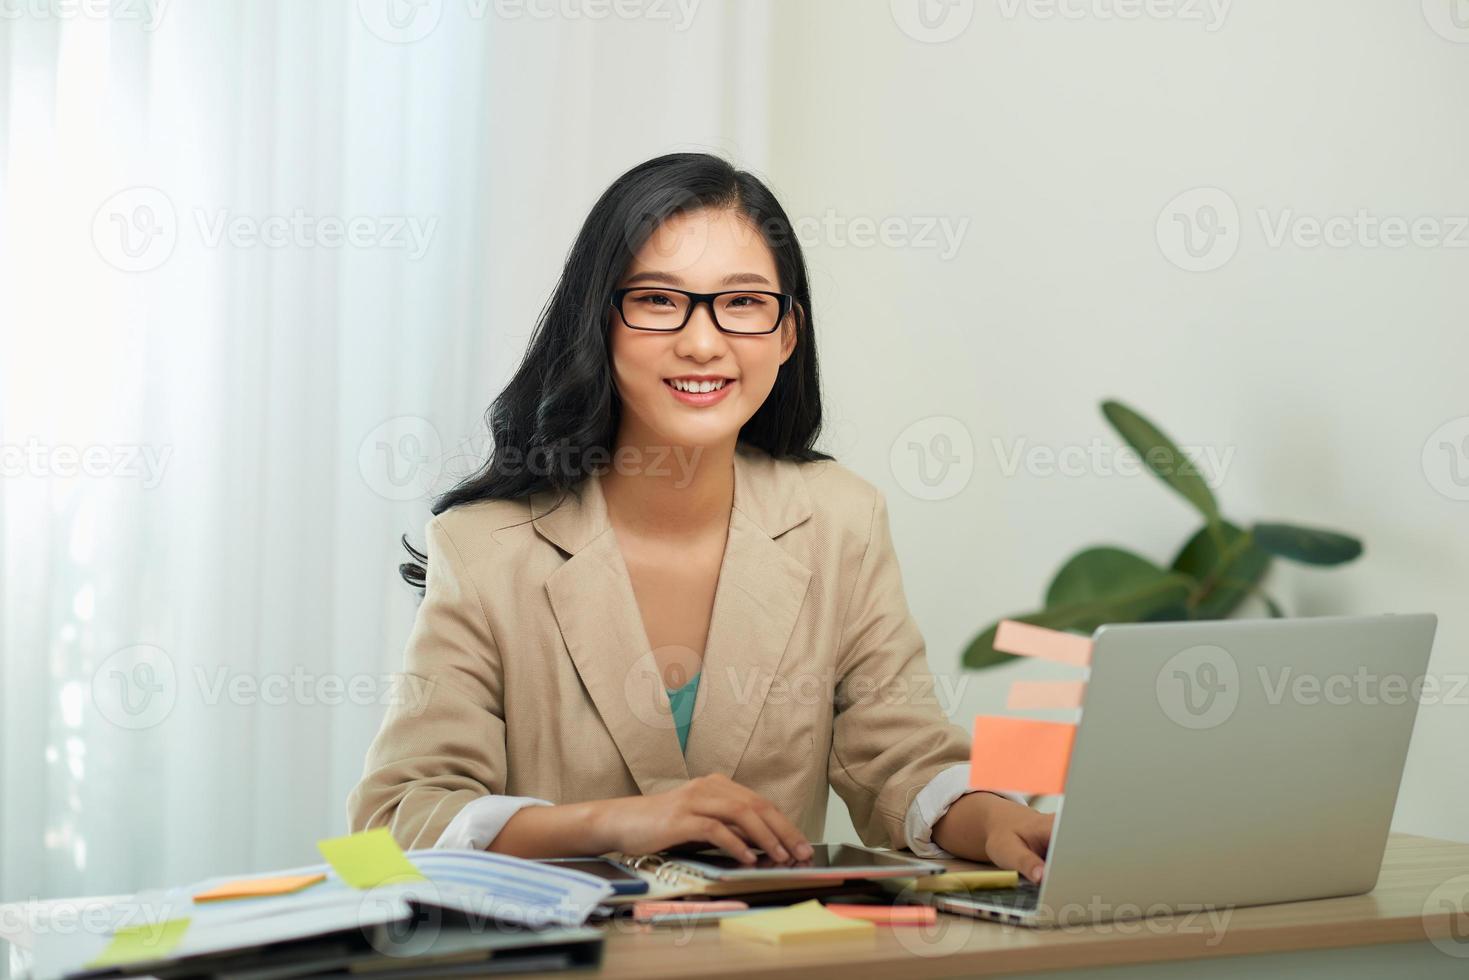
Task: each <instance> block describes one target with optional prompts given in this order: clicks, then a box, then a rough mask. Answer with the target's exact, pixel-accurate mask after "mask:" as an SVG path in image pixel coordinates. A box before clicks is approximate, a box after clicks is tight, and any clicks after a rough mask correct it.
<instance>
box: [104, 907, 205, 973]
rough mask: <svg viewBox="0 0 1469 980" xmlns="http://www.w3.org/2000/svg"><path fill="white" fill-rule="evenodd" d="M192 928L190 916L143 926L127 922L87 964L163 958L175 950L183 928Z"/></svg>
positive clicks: (114, 963) (123, 962)
mask: <svg viewBox="0 0 1469 980" xmlns="http://www.w3.org/2000/svg"><path fill="white" fill-rule="evenodd" d="M188 928H189V920H188V919H169V920H168V921H166V922H154V923H151V924H149V925H143V926H128V927H126V928H124V929H119V930H117V931H116V932H114V933H113V934H112V942H110V943H108V944H107V948H106V949H104V950H102V952H101V953H100V954H98V956H97V958H96V959H95V960H93V961H92V962H90V963H88V964H87V967H88V968H89V969H101V968H102V967H109V966H122V965H124V964H127V963H147V962H149V961H150V960H161V959H163V958H164V957H166V956H168V955H169V954H170V953H172V952H173V949H174V947H175V946H177V945H178V944H179V940H180V939H183V938H184V930H186V929H188Z"/></svg>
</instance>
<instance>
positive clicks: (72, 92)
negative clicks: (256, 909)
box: [0, 0, 768, 901]
mask: <svg viewBox="0 0 1469 980" xmlns="http://www.w3.org/2000/svg"><path fill="white" fill-rule="evenodd" d="M670 7H671V9H672V10H673V11H674V16H675V17H677V16H679V14H678V11H679V9H680V8H679V7H678V6H677V5H665V4H656V5H649V6H648V8H647V10H645V11H644V16H641V17H630V18H621V19H614V20H610V21H609V20H595V21H594V20H592V19H589V18H587V17H584V16H579V15H577V14H576V11H577V10H579V9H582V8H578V7H576V6H575V5H565V4H562V5H556V4H544V5H541V6H539V7H537V6H536V5H535V4H530V5H527V6H526V7H514V6H511V7H506V8H504V9H503V10H502V9H501V8H497V7H495V6H493V5H490V4H488V3H473V2H460V3H458V4H456V3H454V2H436V0H435V2H428V3H425V4H418V5H412V4H406V3H402V2H401V0H359V2H349V0H332V2H312V3H285V2H270V3H267V2H255V0H251V2H246V0H239V2H226V0H187V2H184V0H180V2H176V3H156V2H155V3H144V2H142V0H129V2H123V0H114V3H113V7H112V9H111V11H110V12H108V13H107V14H106V15H105V16H102V15H97V14H95V13H92V12H89V11H91V5H86V4H83V5H68V6H67V7H62V8H55V7H53V6H50V5H46V4H19V5H13V9H14V10H15V11H18V13H16V15H15V16H10V15H9V14H7V16H6V17H5V18H4V19H0V451H3V454H4V455H3V466H4V471H3V479H0V541H3V553H4V565H3V572H0V642H3V654H0V901H8V900H17V899H23V898H30V897H51V896H60V895H84V894H99V893H108V892H115V891H125V890H131V889H135V888H139V887H144V886H149V885H154V884H162V883H168V882H178V881H186V880H189V879H191V878H194V877H198V876H202V875H205V874H211V873H224V872H229V871H236V870H245V869H253V868H268V867H272V866H282V865H287V864H291V863H294V862H302V861H309V860H312V859H313V854H314V847H313V844H314V842H315V840H317V839H318V838H320V837H323V836H328V835H331V834H335V833H339V832H341V831H342V830H343V828H344V823H345V815H344V801H345V797H346V794H347V792H348V791H349V790H350V788H351V786H352V785H353V784H354V783H355V781H356V779H357V777H358V775H359V773H360V769H361V760H362V754H363V751H364V750H365V748H366V745H367V743H368V741H369V740H370V738H371V736H372V734H373V732H374V731H375V730H376V727H377V723H378V719H379V718H380V715H381V712H382V707H381V704H380V701H381V699H382V698H384V697H386V696H389V694H390V690H391V689H390V687H389V685H388V683H387V675H388V674H389V672H391V671H392V670H394V669H396V667H397V665H398V663H399V661H400V657H401V652H402V647H403V642H404V640H405V638H406V635H407V631H408V628H409V625H410V623H411V621H412V617H413V614H414V609H415V598H414V596H413V594H412V593H411V592H410V591H409V590H408V589H407V587H406V586H404V585H403V584H402V583H401V582H400V581H399V580H398V578H397V575H396V571H395V566H396V563H397V561H398V560H399V559H400V557H401V554H400V552H399V550H398V545H397V537H398V535H399V534H401V533H403V532H405V531H406V532H408V533H409V535H410V537H411V538H412V539H414V540H415V541H419V542H421V540H422V533H421V532H422V526H423V522H424V520H425V518H426V516H427V498H428V495H429V493H430V492H431V491H433V490H438V489H442V488H443V487H444V486H445V485H446V484H447V483H448V482H449V481H450V480H452V478H453V476H455V475H456V474H458V473H461V472H463V471H464V470H465V469H466V468H467V467H468V466H470V465H472V462H473V460H474V458H475V457H476V456H477V455H478V454H479V453H481V452H482V451H483V450H484V438H483V434H482V433H483V430H482V427H481V421H480V416H481V414H482V412H483V409H484V407H485V406H486V405H487V404H488V402H489V401H490V399H491V398H492V397H493V395H494V394H495V393H496V392H497V391H498V389H499V387H500V386H501V385H502V384H503V382H504V381H505V380H506V378H507V377H508V375H509V373H510V371H511V370H512V369H513V367H514V362H515V359H516V358H517V357H518V355H519V353H520V351H521V350H522V349H523V346H524V343H525V339H526V336H527V335H528V333H529V331H530V329H531V326H532V324H533V320H534V316H535V313H536V311H537V310H538V309H539V308H540V306H541V304H542V303H543V302H544V300H545V296H546V293H547V291H548V290H549V288H550V287H551V285H552V284H553V283H554V280H555V277H556V273H557V269H558V265H559V262H560V261H561V259H562V257H563V256H564V254H565V250H566V248H567V246H568V245H569V244H570V240H571V236H572V235H573V234H574V232H575V229H576V226H577V223H578V221H579V220H580V218H581V216H582V215H583V214H584V212H585V209H586V207H587V206H588V205H589V204H590V203H591V201H592V200H593V199H594V198H595V196H596V195H597V194H598V193H600V191H601V190H602V188H603V187H604V186H605V185H606V183H607V182H608V181H609V180H610V179H611V178H612V177H614V176H615V175H616V174H617V173H619V172H621V170H623V169H625V168H626V167H627V166H628V165H631V164H632V163H635V162H637V161H638V160H640V159H644V158H646V157H648V156H652V155H654V154H656V153H659V152H665V151H667V150H670V149H683V148H708V149H713V150H716V151H720V152H724V153H727V154H729V155H731V156H733V157H735V158H736V159H737V160H738V162H740V163H742V164H745V165H748V166H753V167H755V168H756V169H759V168H760V166H761V165H762V163H763V162H764V154H765V147H764V139H763V134H764V133H765V131H766V127H765V123H766V120H765V116H766V114H767V111H768V105H767V103H768V98H767V96H766V94H765V89H764V87H763V82H762V79H763V78H764V76H765V57H766V55H765V47H766V46H767V44H768V37H767V35H766V28H765V24H766V22H767V18H768V14H767V12H766V10H765V8H764V6H763V4H742V5H740V6H739V7H738V9H736V8H733V7H730V8H726V7H723V6H715V5H713V4H710V3H705V4H702V5H695V9H694V11H693V16H692V18H691V19H687V20H684V21H680V22H670V21H667V20H664V19H661V18H660V17H658V16H654V15H653V14H654V12H656V11H659V10H666V9H670ZM84 8H85V9H84ZM11 9H12V8H7V10H11ZM504 10H510V11H511V13H509V14H507V13H505V12H504ZM515 10H522V11H523V12H522V13H521V14H520V15H515V14H514V11H515ZM548 12H549V14H548ZM389 14H392V15H393V16H392V18H391V19H385V18H387V17H388V15H389ZM423 16H426V17H428V18H429V21H423V20H418V21H415V20H413V18H415V17H423Z"/></svg>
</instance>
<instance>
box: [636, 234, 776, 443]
mask: <svg viewBox="0 0 1469 980" xmlns="http://www.w3.org/2000/svg"><path fill="white" fill-rule="evenodd" d="M618 285H619V286H620V287H634V286H635V287H657V286H672V287H674V288H676V289H685V290H688V291H689V292H695V293H717V292H722V291H726V290H734V289H750V290H768V291H770V292H781V291H782V288H781V286H782V284H781V282H780V280H779V278H778V277H777V275H776V271H775V259H774V256H772V255H771V252H770V249H769V247H768V246H767V245H766V244H765V241H764V239H763V238H762V237H761V235H760V233H759V232H758V231H757V230H756V229H755V227H754V226H752V225H751V224H750V222H749V221H748V220H747V219H746V218H745V217H744V216H743V215H741V214H740V213H739V212H737V211H730V210H726V209H717V210H715V209H704V210H700V211H693V212H689V213H685V214H676V215H674V216H673V217H671V218H669V219H668V220H667V221H665V222H664V223H663V224H661V225H660V226H658V228H657V229H656V230H654V232H653V234H652V235H650V236H649V237H648V240H647V242H645V243H644V245H643V247H642V248H641V249H639V250H638V252H637V254H636V255H634V256H633V259H632V262H631V263H629V265H628V267H627V270H626V272H624V273H623V276H622V280H621V281H620V282H619V283H618ZM635 302H638V303H642V304H647V305H644V306H638V305H634V304H635ZM667 302H668V301H667V299H665V298H660V297H657V296H645V297H642V298H641V299H638V300H636V301H635V299H634V298H633V297H629V299H628V305H627V314H628V316H629V318H631V319H633V321H634V322H638V320H639V319H640V317H639V313H638V311H639V310H640V309H647V310H649V311H650V312H649V313H647V314H645V315H647V316H648V317H649V321H650V322H652V318H653V317H654V316H657V315H667V311H666V304H667ZM741 302H745V301H741ZM794 315H795V314H794V313H791V314H788V315H787V316H786V318H785V321H784V322H782V324H781V326H780V329H778V330H776V331H775V332H774V333H769V334H746V335H739V336H737V335H734V334H728V333H724V332H722V331H720V330H719V329H717V328H716V327H715V326H714V320H713V318H712V317H711V316H710V313H709V306H708V304H702V305H700V306H698V307H697V308H696V309H695V310H694V311H693V314H692V316H690V318H689V322H688V323H687V324H686V325H685V326H684V328H683V329H682V330H679V331H677V332H673V333H657V332H653V331H647V330H634V329H632V328H630V327H628V326H627V324H626V323H624V322H623V320H622V318H621V316H619V315H618V313H617V311H616V310H614V311H612V313H611V318H612V320H611V332H612V338H611V348H612V372H613V377H614V379H615V381H616V384H617V391H618V394H619V395H620V396H621V397H622V407H623V417H622V431H621V432H619V434H618V442H619V444H620V445H634V446H642V447H649V446H669V447H677V446H687V447H715V446H721V445H724V444H726V443H727V444H729V445H731V446H733V445H734V442H735V440H736V439H737V438H738V436H739V431H740V428H741V427H742V426H743V425H744V424H745V423H746V422H747V421H749V419H750V417H751V416H753V415H754V414H755V412H756V410H757V409H759V408H760V406H761V405H762V404H763V403H764V401H765V398H766V396H767V395H769V394H770V390H771V388H773V387H774V386H775V376H776V372H777V371H778V370H779V368H780V366H781V364H783V363H784V362H785V360H786V358H788V357H790V355H791V352H792V351H793V350H795V346H796V331H795V327H794ZM725 322H726V323H728V322H729V321H725ZM674 323H677V318H675V319H674ZM699 376H705V377H708V376H712V377H716V378H724V379H726V380H725V382H724V387H723V389H722V390H721V391H719V392H715V393H711V394H705V395H697V396H694V397H692V398H690V397H685V396H683V395H681V394H680V393H679V392H678V391H677V390H676V389H675V387H674V386H673V385H672V384H671V383H670V382H671V381H673V380H674V379H686V378H690V377H699ZM701 401H702V402H707V404H699V402H701Z"/></svg>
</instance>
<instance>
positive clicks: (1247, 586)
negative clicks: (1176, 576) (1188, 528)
mask: <svg viewBox="0 0 1469 980" xmlns="http://www.w3.org/2000/svg"><path fill="white" fill-rule="evenodd" d="M1246 537H1247V535H1246V534H1245V532H1244V531H1242V530H1240V529H1239V528H1238V527H1236V526H1235V525H1233V524H1231V523H1229V522H1228V521H1220V522H1219V523H1218V524H1216V525H1214V527H1213V528H1212V529H1211V528H1210V527H1209V525H1207V524H1205V525H1204V526H1203V527H1201V528H1199V530H1198V531H1197V532H1195V533H1194V536H1193V537H1191V538H1189V539H1188V541H1187V542H1186V543H1185V544H1184V546H1183V547H1182V548H1181V549H1180V550H1179V552H1178V555H1177V557H1175V558H1174V559H1173V570H1174V571H1176V572H1183V573H1184V574H1185V575H1190V576H1192V577H1193V578H1195V579H1197V580H1198V581H1199V583H1200V585H1201V586H1202V588H1201V590H1200V591H1199V592H1198V593H1196V594H1195V596H1194V601H1193V616H1192V618H1194V619H1224V618H1226V617H1228V616H1229V614H1230V613H1232V612H1234V611H1235V609H1237V608H1239V604H1240V603H1241V602H1243V601H1244V600H1245V598H1246V597H1247V596H1249V594H1250V592H1251V591H1252V590H1253V589H1254V588H1255V586H1256V585H1258V584H1259V583H1260V581H1261V580H1262V579H1263V578H1264V577H1265V573H1266V572H1267V571H1269V570H1270V561H1271V559H1270V554H1269V552H1266V551H1263V550H1261V549H1260V547H1259V546H1258V545H1256V544H1254V542H1253V541H1251V542H1250V543H1249V544H1248V545H1246V544H1244V543H1243V539H1244V538H1246ZM1220 540H1223V542H1224V548H1225V551H1224V552H1221V551H1220V550H1219V542H1220ZM1240 549H1243V550H1240ZM1226 554H1232V557H1230V558H1229V559H1228V565H1227V567H1225V565H1224V564H1223V562H1224V561H1225V555H1226ZM1226 580H1229V581H1226Z"/></svg>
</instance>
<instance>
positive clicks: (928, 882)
mask: <svg viewBox="0 0 1469 980" xmlns="http://www.w3.org/2000/svg"><path fill="white" fill-rule="evenodd" d="M1019 884H1020V874H1019V872H1016V871H950V872H949V873H947V874H941V875H923V876H922V877H919V878H914V879H913V890H914V891H916V892H964V891H978V890H979V889H981V888H1015V887H1017V886H1018V885H1019Z"/></svg>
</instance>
